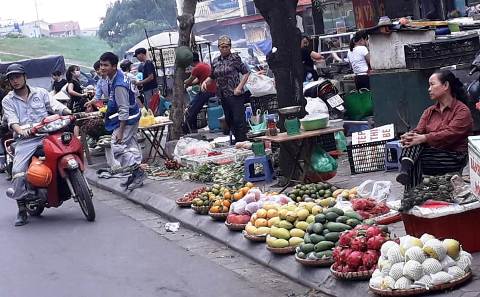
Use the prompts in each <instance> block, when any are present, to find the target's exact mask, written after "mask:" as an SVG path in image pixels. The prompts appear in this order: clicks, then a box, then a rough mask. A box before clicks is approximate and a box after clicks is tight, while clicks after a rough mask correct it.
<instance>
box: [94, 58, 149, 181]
mask: <svg viewBox="0 0 480 297" xmlns="http://www.w3.org/2000/svg"><path fill="white" fill-rule="evenodd" d="M117 65H118V57H117V56H116V55H115V54H114V53H111V52H106V53H104V54H103V55H102V56H101V57H100V69H101V71H102V73H104V74H105V75H106V76H107V78H108V81H109V84H108V87H109V94H110V97H109V99H108V103H107V112H106V114H105V128H106V129H107V130H108V131H113V133H112V144H111V146H112V153H113V157H114V158H115V160H116V161H117V162H118V163H119V164H120V168H116V169H114V170H113V171H118V172H130V173H131V175H130V176H129V177H128V179H127V181H126V182H125V183H122V184H121V185H122V186H123V187H125V188H127V189H128V190H134V189H136V188H139V187H141V186H142V185H143V181H144V180H145V178H146V174H145V172H144V171H143V169H142V168H141V167H140V164H141V162H142V152H141V150H140V147H139V146H138V143H137V139H136V135H137V130H138V122H139V120H140V109H139V107H138V104H137V102H136V100H135V94H134V93H133V91H132V90H131V89H130V86H129V82H128V79H126V77H125V76H124V74H123V72H121V71H119V70H117Z"/></svg>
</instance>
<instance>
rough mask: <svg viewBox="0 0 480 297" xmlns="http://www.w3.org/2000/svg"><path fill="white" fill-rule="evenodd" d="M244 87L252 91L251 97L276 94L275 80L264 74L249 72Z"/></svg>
mask: <svg viewBox="0 0 480 297" xmlns="http://www.w3.org/2000/svg"><path fill="white" fill-rule="evenodd" d="M245 87H246V88H247V89H248V90H249V91H250V93H252V97H261V96H265V95H272V94H276V93H277V90H276V89H275V80H274V79H273V78H271V77H268V76H266V75H260V74H256V73H250V75H249V77H248V80H247V83H246V84H245Z"/></svg>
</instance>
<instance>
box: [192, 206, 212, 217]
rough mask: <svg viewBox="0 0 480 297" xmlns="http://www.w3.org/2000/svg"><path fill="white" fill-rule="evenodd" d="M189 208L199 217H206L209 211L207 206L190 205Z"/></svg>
mask: <svg viewBox="0 0 480 297" xmlns="http://www.w3.org/2000/svg"><path fill="white" fill-rule="evenodd" d="M191 207H192V209H193V211H194V212H196V213H197V214H200V215H207V214H208V211H209V209H210V207H209V206H194V205H192V206H191Z"/></svg>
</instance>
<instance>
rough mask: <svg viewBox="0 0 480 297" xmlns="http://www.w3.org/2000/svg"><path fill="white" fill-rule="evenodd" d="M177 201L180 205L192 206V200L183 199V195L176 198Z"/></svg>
mask: <svg viewBox="0 0 480 297" xmlns="http://www.w3.org/2000/svg"><path fill="white" fill-rule="evenodd" d="M175 203H177V205H178V206H179V207H190V206H192V201H188V200H183V197H182V198H177V200H175Z"/></svg>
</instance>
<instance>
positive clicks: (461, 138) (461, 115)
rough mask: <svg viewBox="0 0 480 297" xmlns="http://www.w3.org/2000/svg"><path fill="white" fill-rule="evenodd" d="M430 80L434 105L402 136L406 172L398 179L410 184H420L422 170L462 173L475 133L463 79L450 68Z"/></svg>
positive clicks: (425, 172) (404, 170) (426, 172)
mask: <svg viewBox="0 0 480 297" xmlns="http://www.w3.org/2000/svg"><path fill="white" fill-rule="evenodd" d="M428 82H429V85H430V87H429V89H428V93H429V94H430V98H431V99H432V100H433V101H434V105H432V106H430V107H429V108H427V109H426V110H425V111H424V112H423V114H422V116H421V118H420V121H419V122H418V125H417V127H416V128H415V129H413V130H412V131H410V132H407V133H405V134H403V135H402V136H401V140H400V141H401V144H402V146H403V150H402V155H401V157H400V162H401V165H402V166H401V167H402V172H401V173H400V174H399V175H398V176H397V178H396V179H397V181H398V182H399V183H401V184H403V185H405V186H406V187H407V188H411V187H414V186H416V185H417V184H419V183H420V182H421V180H422V174H426V175H442V174H446V173H452V172H454V173H457V174H458V173H459V172H460V171H461V170H462V169H463V168H464V167H465V166H466V164H467V161H468V139H467V137H468V136H470V135H472V129H473V119H472V115H471V113H470V109H469V107H468V106H467V104H468V95H467V93H466V91H465V89H464V87H463V84H462V82H461V81H460V80H459V79H458V78H456V77H455V75H454V74H453V73H452V72H451V71H449V70H440V71H437V72H435V73H434V74H432V76H430V79H429V81H428Z"/></svg>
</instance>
